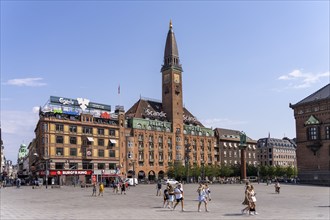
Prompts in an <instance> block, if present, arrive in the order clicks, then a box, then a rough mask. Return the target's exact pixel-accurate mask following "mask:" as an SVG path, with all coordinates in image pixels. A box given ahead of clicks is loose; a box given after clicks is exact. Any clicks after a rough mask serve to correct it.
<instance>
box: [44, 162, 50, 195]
mask: <svg viewBox="0 0 330 220" xmlns="http://www.w3.org/2000/svg"><path fill="white" fill-rule="evenodd" d="M44 159H45V161H46V189H47V188H48V175H49V170H48V158H44Z"/></svg>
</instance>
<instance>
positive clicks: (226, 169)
mask: <svg viewBox="0 0 330 220" xmlns="http://www.w3.org/2000/svg"><path fill="white" fill-rule="evenodd" d="M233 173H234V170H233V169H232V168H231V167H230V166H227V165H224V166H221V167H220V176H222V177H230V176H231V175H232V174H233Z"/></svg>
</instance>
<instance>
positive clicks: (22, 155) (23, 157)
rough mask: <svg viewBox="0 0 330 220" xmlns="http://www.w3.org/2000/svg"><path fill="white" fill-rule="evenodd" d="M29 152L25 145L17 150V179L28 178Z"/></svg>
mask: <svg viewBox="0 0 330 220" xmlns="http://www.w3.org/2000/svg"><path fill="white" fill-rule="evenodd" d="M28 154H29V151H28V149H27V147H26V145H25V144H21V146H20V147H19V149H18V157H17V176H18V178H21V179H25V178H27V177H28V176H29V157H28Z"/></svg>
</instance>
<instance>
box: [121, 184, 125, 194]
mask: <svg viewBox="0 0 330 220" xmlns="http://www.w3.org/2000/svg"><path fill="white" fill-rule="evenodd" d="M120 193H121V194H123V193H124V195H126V184H125V183H124V182H122V183H121V192H120Z"/></svg>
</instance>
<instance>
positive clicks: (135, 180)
mask: <svg viewBox="0 0 330 220" xmlns="http://www.w3.org/2000/svg"><path fill="white" fill-rule="evenodd" d="M133 179H134V182H135V185H138V184H139V183H138V180H137V178H126V179H125V181H124V182H125V183H126V182H128V185H130V186H134V182H133Z"/></svg>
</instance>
